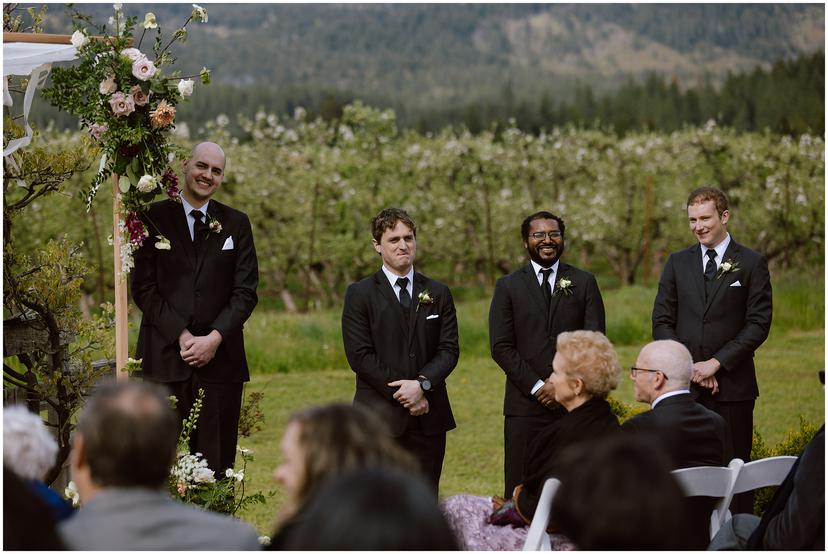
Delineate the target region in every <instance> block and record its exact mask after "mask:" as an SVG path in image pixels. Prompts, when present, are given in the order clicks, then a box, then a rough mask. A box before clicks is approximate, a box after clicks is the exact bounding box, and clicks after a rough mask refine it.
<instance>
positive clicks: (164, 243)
mask: <svg viewBox="0 0 828 554" xmlns="http://www.w3.org/2000/svg"><path fill="white" fill-rule="evenodd" d="M156 238H157V239H158V242H156V243H155V248H157V249H158V250H170V249H171V248H172V246H171V245H170V241H169V240H168V239H167V238H165V237H164V235H158V236H157V237H156ZM183 462H184V460H183V459H182V460H179V462H178V463H179V464H182V463H183Z"/></svg>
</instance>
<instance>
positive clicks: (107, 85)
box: [98, 75, 118, 94]
mask: <svg viewBox="0 0 828 554" xmlns="http://www.w3.org/2000/svg"><path fill="white" fill-rule="evenodd" d="M116 90H118V85H116V84H115V76H114V75H110V76H109V77H107V78H106V79H104V80H103V81H101V84H100V85H98V92H100V93H101V94H112V93H113V92H115V91H116Z"/></svg>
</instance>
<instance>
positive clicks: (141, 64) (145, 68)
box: [132, 58, 155, 81]
mask: <svg viewBox="0 0 828 554" xmlns="http://www.w3.org/2000/svg"><path fill="white" fill-rule="evenodd" d="M132 74H133V75H135V77H136V78H138V79H140V80H142V81H149V80H150V79H152V76H153V75H155V64H154V63H152V62H151V61H150V60H149V59H148V58H138V59H137V60H135V61H134V62H132Z"/></svg>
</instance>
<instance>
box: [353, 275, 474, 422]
mask: <svg viewBox="0 0 828 554" xmlns="http://www.w3.org/2000/svg"><path fill="white" fill-rule="evenodd" d="M413 287H414V294H413V295H412V306H411V310H409V313H408V314H404V312H403V308H402V306H401V305H400V302H399V300H398V299H397V296H396V294H395V293H394V290H393V289H392V288H391V284H390V283H389V282H388V278H387V277H386V276H385V273H383V271H382V270H381V269H380V270H379V271H377V272H376V273H375V274H374V275H372V276H371V277H366V278H365V279H362V280H361V281H358V282H356V283H353V284H351V285H350V286H349V287H348V290H347V292H346V293H345V305H344V307H343V309H342V340H343V342H344V344H345V356H346V357H347V358H348V363H349V364H350V366H351V369H352V370H353V371H354V373H356V394H355V395H354V404H361V405H363V406H366V407H368V408H369V409H371V410H372V411H374V412H375V413H377V414H379V415H380V416H381V417H382V418H383V419H384V420H385V421H386V422H387V423H388V424H389V427H390V428H391V432H392V434H393V435H394V436H400V435H402V434H403V433H404V432H405V428H406V425H407V424H408V420H409V417H410V416H409V412H408V410H407V409H405V408H403V406H402V405H401V404H400V403H399V402H397V401H396V400H394V393H395V392H396V391H397V389H398V387H389V386H388V383H390V382H392V381H397V380H399V379H416V378H417V377H418V376H419V375H424V376H425V377H427V378H428V379H429V380H430V381H431V386H432V389H431V390H430V391H429V392H427V393H425V396H426V398H427V399H428V404H429V411H428V413H427V414H425V415H422V416H418V417H417V419H418V421H419V423H420V425H421V429H422V431H423V432H424V433H425V434H426V435H432V434H437V433H445V432H446V431H448V430H450V429H454V427H455V426H456V425H455V423H454V416H453V414H452V411H451V405H450V404H449V399H448V392H447V391H446V378H447V377H448V376H449V375H450V374H451V372H452V370H454V367H455V366H456V365H457V360H458V358H459V357H460V347H459V345H458V341H457V314H456V312H455V309H454V300H453V299H452V296H451V291H450V290H449V288H448V287H447V286H446V285H444V284H442V283H440V282H438V281H435V280H433V279H429V278H428V277H426V276H425V275H423V274H421V273H417V272H416V271H415V272H414V284H413ZM425 290H428V292H429V295H430V296H431V298H432V299H433V302H432V303H431V304H419V300H418V298H419V294H420V293H421V292H423V291H425ZM417 306H419V308H417ZM405 319H407V320H408V321H407V323H406V320H405Z"/></svg>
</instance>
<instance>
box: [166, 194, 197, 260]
mask: <svg viewBox="0 0 828 554" xmlns="http://www.w3.org/2000/svg"><path fill="white" fill-rule="evenodd" d="M167 206H168V208H167V209H168V212H169V214H168V217H169V219H170V223H171V225H172V229H173V233H172V237H170V239H171V240H172V243H173V244H180V245H181V249H182V250H183V251H184V254H185V256H186V258H187V262H188V263H189V264H190V267H191V268H193V269H195V267H196V255H195V245H194V244H193V240H192V239H191V238H190V228H189V227H188V226H187V218H188V217H190V216H189V215H187V214H186V213H185V212H184V208H183V207H182V205H181V204H179V203H178V202H175V201H173V200H169V201H168V204H167Z"/></svg>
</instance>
